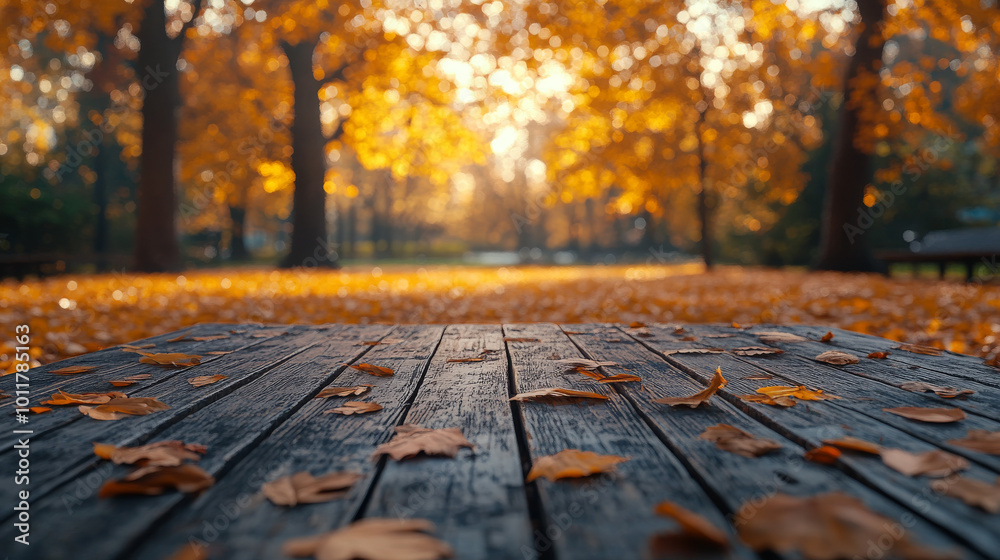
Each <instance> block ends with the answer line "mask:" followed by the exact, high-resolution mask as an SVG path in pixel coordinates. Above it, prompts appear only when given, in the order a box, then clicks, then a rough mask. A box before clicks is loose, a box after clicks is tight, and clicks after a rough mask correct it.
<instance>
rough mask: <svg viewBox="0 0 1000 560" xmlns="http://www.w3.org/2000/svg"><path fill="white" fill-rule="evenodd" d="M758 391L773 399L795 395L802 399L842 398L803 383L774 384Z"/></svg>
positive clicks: (823, 399) (824, 399)
mask: <svg viewBox="0 0 1000 560" xmlns="http://www.w3.org/2000/svg"><path fill="white" fill-rule="evenodd" d="M757 392H758V393H760V394H762V395H766V396H768V397H771V398H772V399H776V398H779V397H795V398H796V399H799V400H802V401H827V400H832V399H839V398H840V397H837V396H834V395H828V394H826V393H824V392H823V391H822V390H819V389H817V390H812V389H806V388H805V386H803V385H798V386H796V387H786V386H784V385H773V386H770V387H761V388H760V389H757Z"/></svg>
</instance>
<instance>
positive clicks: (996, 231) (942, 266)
mask: <svg viewBox="0 0 1000 560" xmlns="http://www.w3.org/2000/svg"><path fill="white" fill-rule="evenodd" d="M998 255H1000V228H996V227H987V228H968V229H951V230H943V231H932V232H930V233H928V234H927V235H925V236H924V237H923V239H921V240H920V241H919V242H915V243H914V244H912V245H911V249H908V250H901V251H880V252H877V253H876V254H875V256H876V257H877V258H879V259H881V260H883V261H885V262H887V263H912V264H913V265H914V273H916V270H917V267H918V266H919V265H920V264H922V263H937V265H938V271H939V275H940V277H941V278H942V279H943V278H944V275H945V272H946V270H947V268H948V264H949V263H956V262H957V263H962V264H964V265H965V280H966V282H971V281H972V279H973V278H974V277H975V271H976V265H977V264H979V263H984V264H986V265H987V266H988V267H990V268H991V270H992V274H996V273H997V272H998V271H997V270H996V266H997V264H996V263H997V256H998Z"/></svg>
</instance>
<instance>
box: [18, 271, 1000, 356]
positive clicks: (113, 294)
mask: <svg viewBox="0 0 1000 560" xmlns="http://www.w3.org/2000/svg"><path fill="white" fill-rule="evenodd" d="M0 319H2V321H0V322H2V323H3V324H4V325H7V326H8V330H9V331H10V335H9V336H8V337H7V341H6V342H0V369H4V368H6V367H9V360H10V359H11V358H12V354H11V353H12V346H13V345H12V341H11V337H12V336H13V326H14V325H17V324H22V323H27V324H29V325H30V327H31V332H32V335H33V338H32V340H33V344H34V348H33V357H34V358H35V359H37V360H38V361H39V362H42V363H45V362H49V361H53V360H57V359H61V358H64V357H68V356H71V355H75V354H79V353H83V352H88V351H93V350H97V349H100V348H103V347H106V346H110V345H113V344H118V343H122V342H127V341H130V340H135V339H137V338H141V337H145V336H149V335H152V334H157V333H162V332H167V331H171V330H175V329H178V328H181V327H184V326H187V325H191V324H194V323H199V322H265V323H326V322H345V323H366V322H390V323H454V322H519V321H562V322H602V321H623V322H630V321H646V322H654V321H666V322H692V323H696V322H697V323H701V322H725V323H729V322H734V321H735V322H738V323H741V324H746V323H763V322H768V323H805V324H820V325H831V326H839V327H843V328H847V329H851V330H855V331H859V332H864V333H870V334H875V335H879V336H884V337H887V338H892V339H895V340H900V341H907V342H920V343H925V344H931V345H934V346H938V347H942V348H947V349H950V350H954V351H957V352H964V353H968V354H975V355H982V356H992V355H995V354H996V353H997V352H998V350H1000V341H998V337H1000V286H998V285H996V284H989V283H985V284H970V285H966V284H964V283H960V282H954V281H944V282H941V281H937V280H934V279H929V278H922V279H920V280H914V279H911V278H908V277H900V278H893V279H887V278H884V277H881V276H877V275H860V274H839V273H815V272H807V271H803V270H793V269H788V270H770V269H760V268H741V267H720V268H718V269H717V270H715V271H713V272H711V273H705V272H704V271H703V270H702V267H701V265H699V264H680V265H663V266H645V265H642V266H625V265H622V266H565V267H549V266H536V267H531V266H528V267H508V268H503V267H501V268H483V267H478V268H477V267H463V266H430V265H428V266H414V265H385V266H370V265H364V266H362V265H351V266H348V267H346V268H345V269H343V270H339V271H327V270H297V271H274V270H271V269H266V268H239V269H234V268H230V269H212V270H197V271H190V272H185V273H184V274H181V275H178V274H169V275H167V274H152V275H149V274H144V275H136V274H104V275H89V276H77V275H67V276H60V277H54V278H46V279H41V280H32V281H28V282H25V283H18V282H15V281H12V280H8V281H5V282H3V283H0Z"/></svg>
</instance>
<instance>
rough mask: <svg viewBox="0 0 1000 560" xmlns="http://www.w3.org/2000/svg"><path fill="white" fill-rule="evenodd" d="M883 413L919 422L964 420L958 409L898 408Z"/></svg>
mask: <svg viewBox="0 0 1000 560" xmlns="http://www.w3.org/2000/svg"><path fill="white" fill-rule="evenodd" d="M882 410H883V411H885V412H888V413H890V414H895V415H896V416H902V417H903V418H909V419H910V420H920V421H921V422H934V423H938V424H945V423H948V422H958V421H959V420H965V413H964V412H962V409H960V408H922V407H919V406H900V407H897V408H883V409H882Z"/></svg>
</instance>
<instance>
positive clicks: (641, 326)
mask: <svg viewBox="0 0 1000 560" xmlns="http://www.w3.org/2000/svg"><path fill="white" fill-rule="evenodd" d="M628 328H630V329H644V328H646V323H643V322H642V321H632V322H631V323H629V324H628ZM680 330H681V332H684V329H680Z"/></svg>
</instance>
